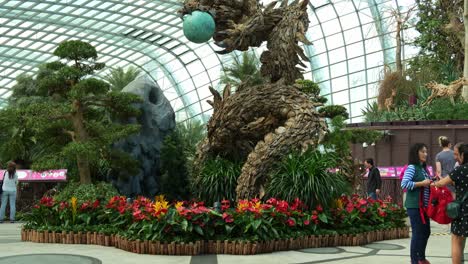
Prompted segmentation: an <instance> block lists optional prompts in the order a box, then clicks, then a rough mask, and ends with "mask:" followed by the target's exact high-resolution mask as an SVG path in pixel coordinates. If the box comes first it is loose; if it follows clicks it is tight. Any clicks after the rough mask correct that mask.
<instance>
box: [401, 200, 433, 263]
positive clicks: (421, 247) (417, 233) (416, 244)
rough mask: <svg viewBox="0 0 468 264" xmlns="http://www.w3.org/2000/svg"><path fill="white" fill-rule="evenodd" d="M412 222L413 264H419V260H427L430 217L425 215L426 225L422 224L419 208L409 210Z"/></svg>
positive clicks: (407, 210)
mask: <svg viewBox="0 0 468 264" xmlns="http://www.w3.org/2000/svg"><path fill="white" fill-rule="evenodd" d="M406 212H407V213H408V216H409V219H410V222H411V229H412V231H411V247H410V248H411V249H410V252H411V263H412V264H417V263H418V261H419V260H425V259H426V246H427V240H428V239H429V236H430V235H431V225H430V223H429V217H428V216H427V215H426V214H425V213H424V218H425V219H426V224H423V223H422V219H421V214H420V213H419V208H407V209H406Z"/></svg>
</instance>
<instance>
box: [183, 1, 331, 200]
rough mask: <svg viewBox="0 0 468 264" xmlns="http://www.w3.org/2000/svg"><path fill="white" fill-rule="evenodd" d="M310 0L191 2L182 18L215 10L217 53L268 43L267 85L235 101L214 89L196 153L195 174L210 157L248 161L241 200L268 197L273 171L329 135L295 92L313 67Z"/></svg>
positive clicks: (264, 56)
mask: <svg viewBox="0 0 468 264" xmlns="http://www.w3.org/2000/svg"><path fill="white" fill-rule="evenodd" d="M308 3H309V1H308V0H304V1H294V2H293V3H291V4H290V5H288V1H283V2H282V3H281V5H279V4H278V3H277V2H273V3H271V4H270V5H268V6H266V7H263V6H261V5H260V4H259V2H258V1H254V0H244V1H243V0H186V1H185V2H184V6H183V8H182V9H181V10H180V11H179V12H180V14H181V15H184V14H189V13H191V12H192V11H194V10H202V11H207V12H210V13H211V14H212V15H213V17H214V19H215V22H216V32H215V34H214V36H213V39H214V40H215V43H216V45H218V46H220V47H222V48H223V50H221V51H219V53H222V54H224V53H229V52H231V51H234V50H239V51H245V50H248V49H249V48H250V47H258V46H260V45H261V44H262V43H263V42H264V41H267V49H268V50H266V51H264V52H263V53H262V55H261V57H260V61H261V63H262V66H261V73H262V76H263V77H265V79H266V80H268V81H267V83H266V84H263V85H259V86H254V87H243V88H242V89H241V90H239V91H238V92H237V93H235V94H233V95H231V93H230V87H226V88H225V89H224V92H223V95H220V94H219V93H218V92H217V91H216V90H214V89H213V88H210V90H211V93H212V94H213V96H214V101H213V102H209V103H210V104H211V105H212V106H213V109H214V111H213V116H212V117H211V119H210V121H209V122H208V136H207V139H206V140H205V141H203V142H202V143H201V144H200V146H199V148H198V151H197V157H196V159H195V169H194V172H195V174H196V172H197V171H199V169H200V168H201V166H202V164H203V162H204V161H205V160H206V159H207V158H208V157H210V156H212V157H213V156H216V155H220V156H222V157H224V158H227V159H230V160H241V161H243V162H245V163H244V165H243V168H242V172H241V175H240V176H239V178H238V186H237V190H236V191H237V199H248V198H254V197H262V196H263V188H264V185H265V183H266V182H267V180H268V179H267V175H268V174H269V172H270V171H271V169H272V167H273V165H274V164H275V163H277V162H278V160H280V159H281V158H282V157H283V156H284V155H285V154H287V153H288V152H289V151H291V150H294V149H306V148H307V147H309V146H311V147H315V146H316V145H317V144H318V143H319V141H320V140H321V139H322V138H323V136H324V135H325V133H326V131H327V127H326V123H325V122H324V120H323V118H322V117H321V116H320V115H319V114H318V113H317V111H316V110H315V108H316V107H317V106H318V105H319V104H316V103H313V102H312V100H310V98H309V97H308V96H307V95H306V94H305V93H303V92H301V91H300V89H298V88H297V87H295V85H294V83H295V81H296V80H297V79H302V78H303V76H302V73H301V68H299V67H297V65H299V66H303V67H305V65H304V64H302V62H301V60H304V61H307V60H308V58H307V56H306V55H305V54H304V51H303V50H302V48H301V47H300V46H299V45H298V43H299V42H302V43H305V44H310V43H309V41H308V40H307V39H306V37H305V33H306V31H307V28H308V25H309V19H308V16H307V5H308Z"/></svg>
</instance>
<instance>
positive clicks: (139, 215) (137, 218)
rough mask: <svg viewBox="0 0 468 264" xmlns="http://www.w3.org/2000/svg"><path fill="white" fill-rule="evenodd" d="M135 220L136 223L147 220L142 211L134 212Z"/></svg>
mask: <svg viewBox="0 0 468 264" xmlns="http://www.w3.org/2000/svg"><path fill="white" fill-rule="evenodd" d="M133 219H135V221H141V220H144V219H146V216H145V215H144V214H143V213H142V212H141V210H136V211H134V212H133Z"/></svg>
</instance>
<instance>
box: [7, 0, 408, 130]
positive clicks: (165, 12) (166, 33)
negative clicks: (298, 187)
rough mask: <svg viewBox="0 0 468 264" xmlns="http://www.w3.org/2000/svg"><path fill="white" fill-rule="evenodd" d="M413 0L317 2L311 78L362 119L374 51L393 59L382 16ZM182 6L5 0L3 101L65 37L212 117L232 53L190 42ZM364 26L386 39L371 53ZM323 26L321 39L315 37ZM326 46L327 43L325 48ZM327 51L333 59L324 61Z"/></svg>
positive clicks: (191, 111)
mask: <svg viewBox="0 0 468 264" xmlns="http://www.w3.org/2000/svg"><path fill="white" fill-rule="evenodd" d="M263 2H264V3H266V2H269V0H264V1H263ZM399 2H400V3H399ZM413 2H414V0H339V1H331V0H311V1H310V3H309V5H310V9H309V10H310V17H311V24H310V30H309V32H308V34H309V36H310V37H309V39H311V40H312V42H313V43H322V42H323V44H324V45H317V44H316V45H315V46H312V47H310V46H309V47H305V50H306V53H307V54H308V55H309V57H310V58H311V63H310V65H308V66H309V67H308V69H306V72H305V77H306V78H313V79H314V80H315V81H317V82H318V83H319V84H320V85H321V87H322V89H323V91H324V94H325V96H327V97H329V98H330V99H331V100H330V101H331V103H336V102H338V103H339V101H340V100H341V99H340V98H341V97H337V96H338V95H339V96H343V95H342V94H343V91H345V90H347V95H346V97H347V98H348V99H347V100H345V101H344V102H345V103H344V105H346V106H347V108H348V109H349V110H350V112H351V115H352V116H353V117H358V116H359V115H356V114H355V113H353V112H355V109H354V108H353V106H354V105H355V104H357V103H359V104H361V103H360V102H366V103H367V102H369V100H370V99H371V98H372V97H373V96H375V93H374V94H372V93H370V90H371V89H370V85H373V84H375V82H376V81H377V80H375V78H370V76H369V72H368V64H369V60H368V58H367V56H368V55H369V54H372V52H377V53H379V54H380V53H382V63H381V64H379V65H378V66H377V68H382V67H383V65H384V64H391V63H393V61H394V58H392V56H391V55H392V52H391V51H392V49H393V46H392V45H391V44H390V41H389V39H390V35H391V34H393V31H392V30H391V26H389V25H386V22H385V21H386V20H388V17H385V16H382V13H383V12H382V10H383V8H384V7H386V6H394V7H399V6H400V4H401V5H403V6H405V5H409V4H411V3H413ZM180 5H181V3H180V2H179V1H177V0H155V1H147V0H145V1H141V0H129V1H117V0H110V1H107V0H106V1H98V0H73V1H68V0H67V1H64V0H62V1H60V0H56V1H52V0H43V1H39V0H30V1H27V0H26V1H11V0H4V1H0V72H1V75H0V100H3V101H4V100H5V99H6V98H7V97H8V96H9V95H10V94H11V92H10V91H9V89H10V88H11V86H12V85H13V84H14V78H15V77H16V76H17V75H19V74H21V73H34V72H35V71H36V66H37V65H38V64H40V63H44V62H46V61H50V60H53V55H52V52H53V50H54V49H55V47H56V46H57V45H58V44H59V43H60V42H61V41H63V40H66V39H81V40H84V41H88V42H90V43H91V44H93V45H94V46H96V49H97V50H98V54H99V57H100V59H99V60H100V61H102V62H105V63H106V64H107V66H108V67H110V68H113V67H116V66H122V67H126V66H128V65H133V66H135V67H137V68H140V69H141V70H143V72H145V73H147V74H148V76H150V78H152V79H153V80H154V81H155V82H157V83H158V84H159V86H160V87H161V88H162V89H163V91H164V92H165V94H166V96H167V97H168V99H169V100H170V101H171V104H172V105H173V107H174V108H175V110H176V111H177V112H178V113H179V114H180V117H179V121H183V120H185V119H190V118H199V119H201V120H203V121H206V120H207V117H208V116H209V114H210V112H211V111H212V110H211V108H210V106H209V105H208V104H206V102H205V100H206V99H209V97H210V96H211V95H210V94H209V92H208V91H207V90H208V89H207V86H208V85H211V86H213V87H218V86H217V84H218V80H219V75H220V72H221V70H222V69H223V67H224V65H225V64H228V63H229V62H230V61H231V58H232V57H231V56H229V55H227V56H226V55H225V56H224V57H220V56H218V55H217V54H216V53H215V50H216V47H215V46H214V45H213V43H212V41H211V42H210V43H208V44H203V45H197V44H193V43H190V42H188V40H186V39H185V37H183V34H182V27H181V24H182V21H181V19H180V18H179V17H178V16H177V13H176V11H177V9H178V8H179V7H180ZM361 5H364V6H365V7H361ZM343 7H346V9H348V10H347V11H346V12H343V10H341V9H340V8H343ZM322 9H326V10H327V11H326V12H327V14H326V16H325V15H323V14H320V10H322ZM330 10H332V11H333V12H334V14H331V11H330ZM353 13H355V17H356V18H357V19H358V20H359V21H358V23H357V26H355V27H353V28H347V27H346V23H345V22H342V21H341V20H342V17H345V16H349V15H350V14H353ZM362 13H365V15H364V16H370V17H371V19H372V21H367V22H364V21H361V19H362V18H363V16H362ZM330 14H331V15H330ZM335 20H336V21H338V23H336V21H335ZM333 21H335V22H333ZM387 22H388V21H387ZM327 23H329V24H333V23H334V24H335V25H337V27H339V28H337V30H334V31H333V30H332V31H333V32H332V33H329V32H327V30H328V29H327V26H326V24H327ZM369 25H370V26H369ZM364 26H365V27H367V28H369V29H370V28H373V29H372V30H374V31H375V32H377V34H374V35H376V36H377V38H378V39H379V42H380V48H379V49H378V50H377V51H372V52H371V50H370V49H368V47H367V44H366V42H367V41H368V40H369V39H370V38H369V37H368V36H367V35H366V34H368V33H366V32H365V30H364V29H363V27H364ZM354 29H359V31H360V38H359V37H358V38H357V39H356V40H352V41H349V40H348V39H347V36H346V32H347V31H352V30H354ZM314 30H316V31H314ZM335 31H336V32H335ZM317 32H319V33H320V34H319V35H320V36H321V37H320V36H319V37H318V38H317V37H316V33H317ZM340 34H341V36H340ZM374 35H373V36H372V38H374V37H375V36H374ZM335 36H338V38H341V39H342V40H341V41H342V43H343V45H342V46H338V47H332V46H333V43H330V42H329V41H328V39H329V38H334V37H335ZM356 44H360V45H362V49H363V55H361V57H364V59H363V60H362V61H363V63H364V69H363V70H362V71H364V73H365V74H364V75H362V78H363V82H364V84H363V86H365V98H363V99H360V100H357V101H356V100H352V96H353V90H352V89H354V90H356V91H357V88H355V87H353V85H352V80H351V75H352V74H354V72H353V71H352V69H351V68H352V66H353V65H352V63H350V61H352V60H356V58H355V57H353V56H352V54H350V52H349V49H348V47H349V46H353V45H356ZM319 46H322V47H324V49H322V50H320V47H319ZM335 46H336V45H335ZM264 48H265V47H264V46H263V47H260V48H258V49H255V50H256V53H257V54H259V53H260V52H261V51H262V50H263V49H264ZM337 49H342V50H344V53H342V54H343V58H340V59H339V60H335V61H333V60H332V56H333V52H335V51H336V50H337ZM335 53H336V52H335ZM322 57H326V62H325V63H324V62H323V61H321V60H320V58H322ZM358 58H359V57H358ZM337 64H346V67H345V68H346V70H345V71H343V75H342V76H341V75H340V76H333V73H334V72H335V71H334V70H333V67H334V65H337ZM374 66H375V65H374ZM325 71H327V73H326V75H324V74H322V75H323V76H322V75H321V74H320V73H321V72H325ZM97 74H100V73H97ZM343 77H344V78H345V79H346V84H347V85H345V87H344V89H341V88H337V87H333V86H334V80H336V79H337V78H343ZM343 83H344V82H343ZM338 84H339V82H338ZM335 86H339V85H335ZM361 86H362V85H361ZM340 93H341V94H340ZM338 99H340V100H338ZM0 102H1V101H0ZM351 120H353V119H351Z"/></svg>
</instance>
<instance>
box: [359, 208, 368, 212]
mask: <svg viewBox="0 0 468 264" xmlns="http://www.w3.org/2000/svg"><path fill="white" fill-rule="evenodd" d="M359 211H361V213H365V212H366V211H367V208H366V207H361V208H360V209H359Z"/></svg>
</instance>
